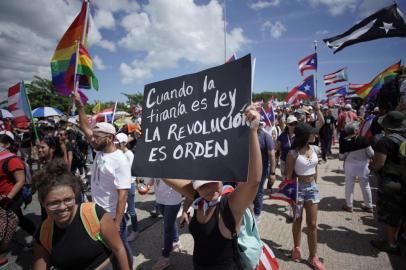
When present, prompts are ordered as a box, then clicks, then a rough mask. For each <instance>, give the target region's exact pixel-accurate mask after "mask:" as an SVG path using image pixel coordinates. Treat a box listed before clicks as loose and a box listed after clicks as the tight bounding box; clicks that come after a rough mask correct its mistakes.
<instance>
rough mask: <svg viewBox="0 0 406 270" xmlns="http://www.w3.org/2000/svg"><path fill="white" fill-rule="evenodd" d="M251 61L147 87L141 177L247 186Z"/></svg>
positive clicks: (137, 164)
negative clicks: (247, 109)
mask: <svg viewBox="0 0 406 270" xmlns="http://www.w3.org/2000/svg"><path fill="white" fill-rule="evenodd" d="M250 102H251V56H250V55H247V56H245V57H243V58H240V59H239V60H236V61H233V62H230V63H227V64H224V65H221V66H218V67H214V68H210V69H207V70H204V71H201V72H198V73H194V74H189V75H184V76H180V77H177V78H172V79H168V80H164V81H159V82H155V83H151V84H148V85H146V86H145V89H144V101H143V107H142V108H143V111H142V133H143V134H142V136H141V138H140V139H139V140H138V142H137V147H136V150H135V159H134V163H133V168H132V169H133V172H134V173H135V174H136V175H137V176H141V177H156V178H175V179H195V180H197V179H201V180H221V181H238V182H240V181H246V179H247V172H248V160H249V156H248V141H249V124H248V122H247V121H246V119H245V115H244V111H245V108H246V107H247V106H248V105H249V104H250Z"/></svg>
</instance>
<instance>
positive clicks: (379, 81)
mask: <svg viewBox="0 0 406 270" xmlns="http://www.w3.org/2000/svg"><path fill="white" fill-rule="evenodd" d="M399 69H400V61H399V62H397V63H396V64H393V65H391V66H390V67H388V68H387V69H385V70H384V71H382V72H381V73H379V74H378V75H376V76H375V78H374V79H373V80H372V81H371V82H370V83H367V84H365V86H363V87H361V88H359V89H357V90H356V93H357V95H358V96H359V97H360V98H362V99H365V98H372V97H374V96H376V95H377V94H378V92H379V90H381V88H382V86H383V85H384V83H385V81H386V80H390V79H393V78H395V77H396V76H397V75H398V71H399Z"/></svg>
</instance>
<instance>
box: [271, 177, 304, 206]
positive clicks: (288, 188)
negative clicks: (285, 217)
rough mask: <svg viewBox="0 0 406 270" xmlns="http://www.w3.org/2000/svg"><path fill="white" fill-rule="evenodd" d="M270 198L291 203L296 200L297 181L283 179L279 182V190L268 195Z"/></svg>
mask: <svg viewBox="0 0 406 270" xmlns="http://www.w3.org/2000/svg"><path fill="white" fill-rule="evenodd" d="M269 198H270V199H274V200H282V201H285V202H288V203H289V204H290V205H293V204H295V203H296V201H297V181H296V180H292V179H285V180H283V181H282V182H281V183H280V184H279V191H278V192H276V193H272V194H271V195H269Z"/></svg>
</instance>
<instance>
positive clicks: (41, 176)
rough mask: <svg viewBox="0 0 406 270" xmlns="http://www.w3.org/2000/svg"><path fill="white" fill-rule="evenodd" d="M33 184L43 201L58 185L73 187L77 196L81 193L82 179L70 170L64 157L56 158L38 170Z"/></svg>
mask: <svg viewBox="0 0 406 270" xmlns="http://www.w3.org/2000/svg"><path fill="white" fill-rule="evenodd" d="M32 184H33V186H34V188H35V190H37V191H38V198H39V200H40V202H41V203H43V202H44V200H45V198H46V196H47V195H48V193H49V192H50V191H51V189H53V188H56V187H60V186H68V187H70V188H72V190H73V192H74V193H75V198H77V196H78V194H79V193H80V179H79V178H78V177H76V176H74V175H73V174H72V173H71V172H70V171H68V167H67V165H66V163H65V161H64V160H63V159H55V160H53V161H52V162H49V163H48V164H47V165H45V166H44V167H43V168H42V169H41V170H39V171H38V172H36V173H35V174H34V176H33V177H32Z"/></svg>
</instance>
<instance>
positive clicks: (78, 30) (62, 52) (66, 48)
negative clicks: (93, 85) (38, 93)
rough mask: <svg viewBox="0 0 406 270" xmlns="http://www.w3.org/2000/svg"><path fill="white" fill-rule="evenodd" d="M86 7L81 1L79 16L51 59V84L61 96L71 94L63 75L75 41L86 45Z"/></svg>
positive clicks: (85, 3)
mask: <svg viewBox="0 0 406 270" xmlns="http://www.w3.org/2000/svg"><path fill="white" fill-rule="evenodd" d="M87 5H88V3H87V1H83V4H82V8H81V10H80V12H79V14H78V15H77V16H76V18H75V20H74V21H73V22H72V24H71V25H70V26H69V28H68V30H66V32H65V34H64V35H63V36H62V38H61V40H60V41H59V43H58V46H57V47H56V49H55V52H54V55H53V56H52V59H51V73H52V83H53V85H54V87H55V88H56V90H57V92H58V93H59V94H60V95H62V96H68V95H70V94H71V93H72V89H73V88H70V87H69V86H68V85H66V82H65V75H66V71H67V70H68V68H69V66H70V60H71V58H72V55H73V54H75V52H76V49H77V47H76V43H77V41H79V42H82V43H84V44H86V43H87V42H86V36H87V31H88V27H87V25H88V24H87V23H86V19H87V16H86V13H87V10H88V7H87ZM85 28H87V29H85Z"/></svg>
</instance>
